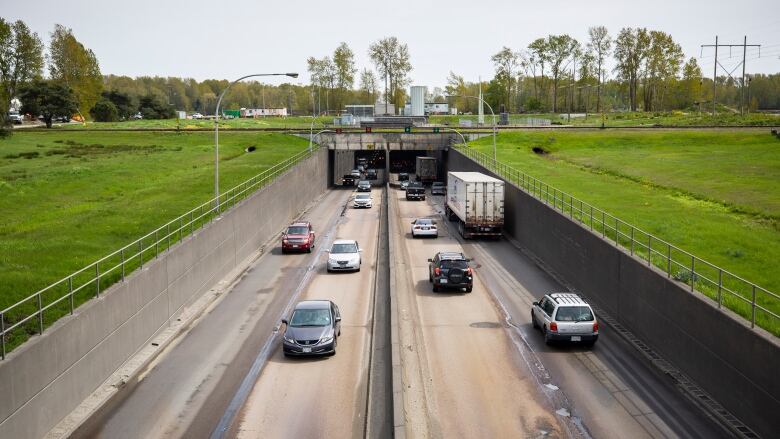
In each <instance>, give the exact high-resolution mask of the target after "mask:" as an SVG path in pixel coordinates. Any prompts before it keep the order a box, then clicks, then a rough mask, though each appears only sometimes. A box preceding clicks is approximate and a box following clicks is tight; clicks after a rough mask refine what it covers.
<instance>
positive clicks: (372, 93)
mask: <svg viewBox="0 0 780 439" xmlns="http://www.w3.org/2000/svg"><path fill="white" fill-rule="evenodd" d="M360 90H361V91H362V92H363V95H364V96H365V102H366V103H368V104H373V103H375V102H376V92H377V83H376V75H374V72H372V71H371V70H368V69H363V71H362V72H360Z"/></svg>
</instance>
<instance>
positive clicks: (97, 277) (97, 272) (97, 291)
mask: <svg viewBox="0 0 780 439" xmlns="http://www.w3.org/2000/svg"><path fill="white" fill-rule="evenodd" d="M95 297H100V266H99V265H98V263H97V262H95Z"/></svg>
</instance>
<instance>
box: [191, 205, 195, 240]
mask: <svg viewBox="0 0 780 439" xmlns="http://www.w3.org/2000/svg"><path fill="white" fill-rule="evenodd" d="M194 215H195V211H194V210H191V211H190V235H192V233H193V232H194V231H195V220H193V218H194Z"/></svg>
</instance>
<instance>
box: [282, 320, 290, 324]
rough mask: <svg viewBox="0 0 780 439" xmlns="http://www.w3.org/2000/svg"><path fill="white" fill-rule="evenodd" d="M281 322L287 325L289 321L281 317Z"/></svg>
mask: <svg viewBox="0 0 780 439" xmlns="http://www.w3.org/2000/svg"><path fill="white" fill-rule="evenodd" d="M282 323H284V324H285V325H289V324H290V323H288V322H287V319H282Z"/></svg>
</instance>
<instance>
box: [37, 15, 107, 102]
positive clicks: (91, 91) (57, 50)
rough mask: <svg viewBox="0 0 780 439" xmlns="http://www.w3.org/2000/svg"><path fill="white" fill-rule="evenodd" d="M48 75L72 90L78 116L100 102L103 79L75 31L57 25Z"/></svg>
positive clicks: (52, 40) (95, 60)
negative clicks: (75, 98)
mask: <svg viewBox="0 0 780 439" xmlns="http://www.w3.org/2000/svg"><path fill="white" fill-rule="evenodd" d="M49 75H50V76H51V78H52V79H56V80H59V81H62V82H64V83H65V84H67V85H68V86H70V87H71V88H72V89H73V92H74V93H75V94H76V97H77V99H78V103H79V112H85V113H86V112H89V110H91V109H92V106H94V105H95V103H96V102H97V101H98V99H99V98H100V92H101V91H102V90H103V77H102V75H101V74H100V66H99V65H98V61H97V58H96V57H95V54H94V53H93V52H92V50H90V49H87V48H85V47H84V45H83V44H81V43H80V42H78V40H76V37H75V36H73V31H72V30H70V29H68V28H66V27H64V26H62V25H60V24H57V25H55V26H54V32H52V34H51V43H50V44H49Z"/></svg>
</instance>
